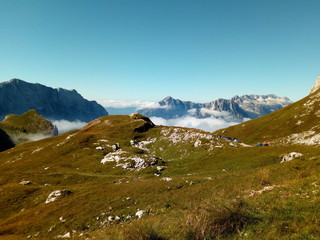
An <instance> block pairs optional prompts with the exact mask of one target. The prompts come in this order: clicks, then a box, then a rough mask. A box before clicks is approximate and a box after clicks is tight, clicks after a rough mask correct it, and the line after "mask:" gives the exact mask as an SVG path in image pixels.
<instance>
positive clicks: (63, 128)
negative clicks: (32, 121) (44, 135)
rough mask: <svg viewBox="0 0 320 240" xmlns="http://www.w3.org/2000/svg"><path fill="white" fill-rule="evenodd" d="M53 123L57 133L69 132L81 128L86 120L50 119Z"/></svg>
mask: <svg viewBox="0 0 320 240" xmlns="http://www.w3.org/2000/svg"><path fill="white" fill-rule="evenodd" d="M51 122H52V124H53V125H56V126H57V128H58V131H59V134H61V133H65V132H69V131H71V130H75V129H81V128H82V127H83V126H84V125H85V124H86V122H81V121H74V122H70V121H67V120H51Z"/></svg>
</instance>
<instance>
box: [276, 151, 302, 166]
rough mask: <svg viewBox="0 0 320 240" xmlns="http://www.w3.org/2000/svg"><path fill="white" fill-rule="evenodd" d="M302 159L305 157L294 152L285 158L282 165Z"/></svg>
mask: <svg viewBox="0 0 320 240" xmlns="http://www.w3.org/2000/svg"><path fill="white" fill-rule="evenodd" d="M301 157H303V154H302V153H297V152H292V153H289V154H288V155H286V156H284V157H283V158H282V160H281V162H280V163H284V162H289V161H292V160H294V159H296V158H301Z"/></svg>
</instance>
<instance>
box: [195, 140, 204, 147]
mask: <svg viewBox="0 0 320 240" xmlns="http://www.w3.org/2000/svg"><path fill="white" fill-rule="evenodd" d="M201 144H202V143H201V141H200V140H199V139H198V140H197V141H195V143H194V144H193V146H194V147H201Z"/></svg>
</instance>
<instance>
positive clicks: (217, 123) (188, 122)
mask: <svg viewBox="0 0 320 240" xmlns="http://www.w3.org/2000/svg"><path fill="white" fill-rule="evenodd" d="M150 119H151V121H152V122H153V123H154V124H156V125H164V126H177V127H189V128H198V129H202V130H204V131H208V132H213V131H215V130H218V129H221V128H226V127H229V126H232V125H235V124H239V123H241V122H242V121H237V120H235V119H233V121H228V120H226V119H224V118H215V117H208V118H196V117H193V116H184V117H180V118H174V119H164V118H160V117H151V118H150Z"/></svg>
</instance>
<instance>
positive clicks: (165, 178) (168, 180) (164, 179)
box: [161, 177, 172, 182]
mask: <svg viewBox="0 0 320 240" xmlns="http://www.w3.org/2000/svg"><path fill="white" fill-rule="evenodd" d="M161 180H162V181H166V182H170V181H172V178H170V177H164V178H161Z"/></svg>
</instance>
